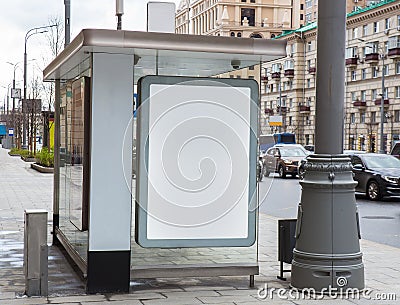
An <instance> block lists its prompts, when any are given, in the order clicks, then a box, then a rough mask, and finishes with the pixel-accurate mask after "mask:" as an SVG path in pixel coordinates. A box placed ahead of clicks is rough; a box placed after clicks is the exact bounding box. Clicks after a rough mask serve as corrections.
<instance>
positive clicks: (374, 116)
mask: <svg viewBox="0 0 400 305" xmlns="http://www.w3.org/2000/svg"><path fill="white" fill-rule="evenodd" d="M371 123H376V112H375V111H373V112H371Z"/></svg>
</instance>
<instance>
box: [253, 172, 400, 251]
mask: <svg viewBox="0 0 400 305" xmlns="http://www.w3.org/2000/svg"><path fill="white" fill-rule="evenodd" d="M259 196H260V203H261V204H260V211H261V213H265V214H268V215H272V216H275V217H277V218H282V219H283V218H297V205H298V203H299V202H300V199H301V186H300V184H299V179H298V178H287V179H280V178H279V177H277V176H274V175H272V174H271V175H270V177H269V178H264V179H263V181H261V182H260V184H259ZM356 201H357V206H358V211H359V216H360V230H361V236H362V238H363V239H367V240H372V241H375V242H378V243H382V244H387V245H390V246H393V247H397V248H400V198H390V199H384V200H383V201H375V202H374V201H369V200H367V199H366V197H365V196H364V195H362V194H357V195H356Z"/></svg>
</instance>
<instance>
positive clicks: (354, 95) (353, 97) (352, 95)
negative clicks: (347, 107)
mask: <svg viewBox="0 0 400 305" xmlns="http://www.w3.org/2000/svg"><path fill="white" fill-rule="evenodd" d="M351 100H352V101H356V100H357V96H356V93H355V92H352V93H351Z"/></svg>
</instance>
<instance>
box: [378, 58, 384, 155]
mask: <svg viewBox="0 0 400 305" xmlns="http://www.w3.org/2000/svg"><path fill="white" fill-rule="evenodd" d="M381 57H382V94H381V126H380V127H381V130H380V137H381V139H380V140H381V141H380V147H379V153H381V154H384V153H385V148H384V144H385V142H384V139H383V124H384V119H383V118H384V116H385V110H384V106H385V71H384V69H385V54H384V52H383V50H382V56H381Z"/></svg>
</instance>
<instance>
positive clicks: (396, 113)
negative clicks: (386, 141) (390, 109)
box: [394, 110, 400, 122]
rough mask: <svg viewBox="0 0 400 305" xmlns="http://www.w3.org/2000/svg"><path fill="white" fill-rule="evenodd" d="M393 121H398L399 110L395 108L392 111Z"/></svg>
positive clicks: (399, 118) (399, 117)
mask: <svg viewBox="0 0 400 305" xmlns="http://www.w3.org/2000/svg"><path fill="white" fill-rule="evenodd" d="M394 121H395V122H400V110H395V111H394Z"/></svg>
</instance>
